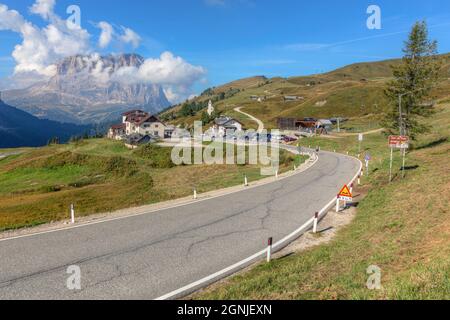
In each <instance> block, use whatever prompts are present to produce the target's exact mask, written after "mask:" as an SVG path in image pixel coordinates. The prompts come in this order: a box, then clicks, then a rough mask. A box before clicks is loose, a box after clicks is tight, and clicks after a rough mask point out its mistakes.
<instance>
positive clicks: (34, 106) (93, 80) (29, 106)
mask: <svg viewBox="0 0 450 320" xmlns="http://www.w3.org/2000/svg"><path fill="white" fill-rule="evenodd" d="M143 62H144V58H143V57H141V56H139V55H136V54H121V55H109V56H98V55H91V56H81V55H78V56H73V57H68V58H66V59H64V60H63V61H61V62H59V63H58V64H57V66H56V69H57V71H56V75H55V76H53V77H52V78H51V79H50V80H49V81H47V82H45V83H38V84H35V85H33V86H31V87H29V88H26V89H21V90H11V91H6V92H4V93H3V100H4V101H5V102H7V103H9V104H10V105H14V106H15V107H17V108H20V109H22V110H24V111H26V112H29V113H31V114H33V115H35V116H37V117H39V118H43V119H50V120H55V121H60V122H73V123H96V122H105V121H109V120H112V119H116V118H118V117H119V115H120V114H121V113H122V112H124V111H126V110H129V109H135V108H139V109H143V110H145V111H147V112H151V113H157V112H159V111H161V110H162V109H164V108H166V107H168V106H169V105H170V103H169V101H168V100H167V97H166V95H165V94H164V91H163V89H162V87H161V86H159V85H155V84H143V83H130V84H127V83H124V82H118V81H115V80H114V78H111V75H113V74H114V72H116V71H117V70H118V69H120V68H123V67H136V68H139V66H141V65H142V63H143Z"/></svg>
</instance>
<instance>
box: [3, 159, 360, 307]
mask: <svg viewBox="0 0 450 320" xmlns="http://www.w3.org/2000/svg"><path fill="white" fill-rule="evenodd" d="M359 165H360V163H359V162H358V161H357V160H356V159H352V158H349V157H345V156H342V155H337V154H331V153H326V152H322V153H321V156H320V158H319V160H318V162H317V163H316V164H315V165H314V166H313V167H312V168H310V169H309V170H307V171H305V172H303V173H300V174H297V175H294V176H292V177H289V178H286V179H283V180H279V181H277V182H274V183H271V184H267V185H263V186H259V187H256V188H252V189H248V190H245V191H242V192H239V193H235V194H231V195H227V196H223V197H219V198H214V199H210V200H206V201H202V202H197V203H193V204H189V205H186V206H183V207H178V208H173V209H167V210H162V211H159V212H156V213H149V214H145V215H140V216H135V217H129V218H125V219H120V220H114V221H109V222H104V223H100V224H94V225H88V226H82V227H79V228H73V229H69V230H65V231H58V232H52V233H46V234H41V235H35V236H30V237H24V238H18V239H12V240H7V241H0V299H155V298H158V297H160V296H162V295H164V294H167V293H169V292H171V291H173V290H176V289H178V288H180V287H183V286H185V285H188V284H190V283H192V282H194V281H197V280H199V279H202V278H204V277H206V276H208V275H210V274H213V273H215V272H217V271H219V270H222V269H223V268H226V267H228V266H230V265H232V264H234V263H236V262H238V261H240V260H242V259H245V258H247V257H249V256H251V255H253V254H255V253H256V252H258V251H260V250H263V249H264V248H265V246H266V243H267V239H268V237H273V238H274V242H276V241H278V240H280V239H282V238H283V237H285V236H286V235H288V234H289V233H291V232H293V231H294V230H296V229H297V228H299V227H300V226H301V225H302V224H304V223H305V222H306V221H308V220H309V219H310V218H311V217H312V216H313V215H314V212H316V211H318V210H320V209H322V208H323V207H324V206H325V205H326V204H327V203H328V202H329V201H330V200H331V199H332V198H333V197H334V196H335V195H336V194H337V192H339V189H340V188H341V187H342V185H344V184H345V183H348V182H349V181H350V180H351V179H352V178H353V177H354V175H355V174H356V173H357V171H358V170H359ZM71 265H78V266H79V267H80V270H81V285H82V289H81V290H75V291H71V290H68V289H67V287H66V282H67V279H68V277H69V274H67V273H66V272H67V268H68V266H71Z"/></svg>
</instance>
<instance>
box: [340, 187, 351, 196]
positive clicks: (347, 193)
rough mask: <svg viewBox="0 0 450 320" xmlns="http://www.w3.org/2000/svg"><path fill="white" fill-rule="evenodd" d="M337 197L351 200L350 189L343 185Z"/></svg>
mask: <svg viewBox="0 0 450 320" xmlns="http://www.w3.org/2000/svg"><path fill="white" fill-rule="evenodd" d="M339 197H345V198H353V195H352V193H351V192H350V189H349V188H348V187H347V185H345V186H344V187H343V188H342V190H341V192H339Z"/></svg>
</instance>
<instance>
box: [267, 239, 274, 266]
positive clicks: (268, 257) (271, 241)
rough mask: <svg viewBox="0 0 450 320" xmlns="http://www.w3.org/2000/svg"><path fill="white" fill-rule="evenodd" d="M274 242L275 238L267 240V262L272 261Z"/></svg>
mask: <svg viewBox="0 0 450 320" xmlns="http://www.w3.org/2000/svg"><path fill="white" fill-rule="evenodd" d="M272 243H273V238H269V240H268V241H267V262H270V261H271V260H272Z"/></svg>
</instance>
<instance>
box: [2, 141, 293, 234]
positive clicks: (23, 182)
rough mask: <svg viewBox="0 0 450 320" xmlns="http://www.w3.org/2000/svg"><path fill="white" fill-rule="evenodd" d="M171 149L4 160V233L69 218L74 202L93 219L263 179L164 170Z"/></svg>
mask: <svg viewBox="0 0 450 320" xmlns="http://www.w3.org/2000/svg"><path fill="white" fill-rule="evenodd" d="M170 150H171V149H158V150H157V151H156V153H155V154H153V156H152V157H149V158H142V157H140V156H138V155H137V154H136V153H135V152H133V151H131V150H128V149H127V148H125V147H124V145H123V143H120V142H114V141H110V140H106V139H92V140H86V141H83V142H81V143H72V144H67V145H57V146H48V147H43V148H36V149H32V148H30V149H24V153H23V154H21V155H13V156H10V157H7V158H5V159H3V160H0V231H1V230H6V229H12V228H20V227H26V226H33V225H38V224H42V223H46V222H50V221H57V220H61V219H66V218H67V214H68V212H67V211H68V207H69V205H70V204H71V203H75V204H76V206H77V214H79V215H88V214H92V213H98V212H107V211H112V210H117V209H122V208H128V207H132V206H138V205H144V204H151V203H156V202H160V201H165V200H171V199H176V198H181V197H185V196H189V195H191V194H192V189H193V187H194V184H195V185H196V186H197V189H198V191H199V192H200V193H201V192H206V191H211V190H214V189H218V188H224V187H229V186H233V185H239V184H241V183H242V182H243V175H244V173H245V174H247V176H248V177H249V179H250V181H254V180H257V179H261V178H263V177H262V176H261V175H260V170H259V168H258V167H257V166H249V165H246V166H229V165H213V166H206V165H199V166H179V167H170V166H164V164H167V163H168V164H170V163H171V162H170V161H171V160H170ZM0 153H2V151H1V150H0ZM282 155H284V160H283V164H282V166H281V171H286V170H290V169H292V167H293V161H294V160H295V159H294V157H292V156H290V155H288V154H286V153H285V152H282ZM155 161H161V163H162V164H163V165H162V166H158V165H156V166H155V165H153V164H154V163H155ZM158 163H159V162H158Z"/></svg>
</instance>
